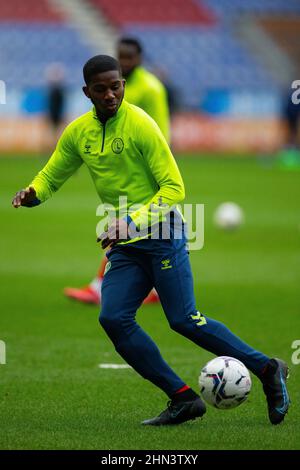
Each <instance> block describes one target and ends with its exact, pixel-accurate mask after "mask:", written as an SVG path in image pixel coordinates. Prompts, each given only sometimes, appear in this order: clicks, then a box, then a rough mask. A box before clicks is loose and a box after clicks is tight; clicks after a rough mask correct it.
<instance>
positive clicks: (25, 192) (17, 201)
mask: <svg viewBox="0 0 300 470" xmlns="http://www.w3.org/2000/svg"><path fill="white" fill-rule="evenodd" d="M35 199H36V192H35V189H34V188H33V187H32V186H30V187H29V188H26V189H21V191H18V192H17V194H16V195H15V197H14V198H13V200H12V205H13V206H14V207H15V208H16V209H18V207H20V206H27V204H30V203H31V202H33V201H34V200H35Z"/></svg>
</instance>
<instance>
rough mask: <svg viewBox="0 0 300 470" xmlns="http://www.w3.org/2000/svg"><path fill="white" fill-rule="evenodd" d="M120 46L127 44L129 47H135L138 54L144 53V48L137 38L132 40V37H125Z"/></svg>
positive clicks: (120, 41)
mask: <svg viewBox="0 0 300 470" xmlns="http://www.w3.org/2000/svg"><path fill="white" fill-rule="evenodd" d="M120 44H126V45H128V46H134V47H135V48H136V51H137V53H138V54H142V53H143V47H142V45H141V43H140V42H139V41H138V40H137V39H135V38H130V37H124V38H121V39H120V40H119V45H120Z"/></svg>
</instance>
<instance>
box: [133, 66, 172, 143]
mask: <svg viewBox="0 0 300 470" xmlns="http://www.w3.org/2000/svg"><path fill="white" fill-rule="evenodd" d="M125 99H126V101H128V103H131V104H134V105H135V106H139V107H140V108H142V109H143V110H144V111H146V113H147V114H149V116H151V117H152V118H153V119H154V121H155V122H156V123H157V124H158V127H159V128H160V130H161V131H162V133H163V135H164V136H165V139H166V141H167V142H168V143H169V142H170V122H169V120H170V116H169V107H168V100H167V92H166V89H165V87H164V85H163V84H162V83H161V82H160V81H159V80H158V78H157V77H156V76H155V75H153V74H152V73H150V72H148V70H146V69H145V68H144V67H141V66H139V67H136V68H135V69H134V70H133V71H132V72H131V74H130V75H129V77H128V78H127V80H126V85H125Z"/></svg>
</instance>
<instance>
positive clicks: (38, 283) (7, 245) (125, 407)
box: [0, 158, 300, 450]
mask: <svg viewBox="0 0 300 470" xmlns="http://www.w3.org/2000/svg"><path fill="white" fill-rule="evenodd" d="M43 163H44V162H43V161H41V160H38V159H34V158H1V159H0V191H1V199H0V205H1V264H0V270H1V282H0V289H1V315H0V340H3V341H5V343H6V348H7V363H6V365H0V422H1V432H0V448H1V449H111V450H113V449H145V450H147V449H180V450H183V449H199V450H201V449H299V448H300V427H299V422H300V408H299V401H300V400H299V399H300V388H299V384H300V365H293V364H292V361H291V356H292V353H293V349H292V348H291V344H292V342H293V341H294V340H296V339H298V340H300V314H299V313H300V295H299V292H300V290H299V286H300V184H299V176H300V175H299V173H297V172H283V171H280V170H279V169H277V168H275V167H273V166H272V165H261V164H260V163H259V162H257V161H255V160H254V159H253V160H249V159H244V160H241V159H239V160H238V159H236V160H232V159H228V160H221V159H216V158H213V159H209V158H202V159H198V158H190V159H187V158H179V159H178V163H179V166H180V168H181V170H182V174H183V176H184V180H185V184H186V192H187V198H186V202H201V203H204V204H205V245H204V248H203V249H202V250H201V251H199V252H192V254H191V261H192V265H193V272H194V279H195V293H196V298H197V304H198V308H199V309H200V310H201V311H202V312H203V313H205V314H207V315H208V316H212V317H214V318H216V319H218V320H220V321H223V322H224V323H226V324H227V326H229V327H230V328H231V329H232V330H233V331H234V332H235V333H237V334H238V335H239V336H241V337H242V338H243V339H245V340H246V341H248V342H250V343H251V344H252V345H253V346H254V347H255V348H257V349H260V350H263V351H264V352H265V353H267V354H269V355H271V356H275V357H276V356H279V357H282V358H283V359H285V360H286V361H287V362H288V363H289V365H290V369H291V374H290V379H289V389H290V394H291V398H292V402H293V403H292V406H291V409H290V412H289V414H288V416H287V418H286V421H285V422H284V424H283V425H280V426H278V427H272V426H271V425H270V424H269V422H268V418H267V412H266V403H265V399H264V395H263V393H262V389H261V386H260V384H259V383H258V380H257V379H256V378H255V377H254V378H253V387H252V391H251V394H250V397H249V400H248V402H246V403H245V404H243V405H242V406H241V407H239V408H236V409H234V410H230V411H220V410H216V409H213V408H208V411H207V414H206V416H205V418H204V419H203V420H201V421H200V420H197V421H194V422H190V423H185V424H183V425H181V426H177V427H171V428H170V427H167V428H151V427H150V428H149V427H145V428H144V427H142V426H141V425H140V422H141V421H142V420H143V419H146V418H149V417H152V416H154V415H156V414H157V413H159V412H161V411H162V410H163V409H164V407H165V405H166V397H165V396H164V394H163V393H162V392H160V391H159V390H157V389H156V388H155V387H153V386H152V384H150V383H148V382H146V381H145V380H143V379H142V378H140V377H139V376H138V375H137V374H136V373H135V372H134V371H133V370H130V369H124V370H103V369H100V368H99V367H98V365H99V363H110V362H112V363H122V362H123V361H122V360H121V359H120V358H119V357H118V355H117V354H116V352H115V351H114V349H113V346H112V344H111V343H110V341H109V340H108V339H107V338H106V336H105V333H104V332H103V331H102V329H101V328H100V326H99V325H98V308H97V307H86V306H82V305H79V304H76V303H72V302H70V301H68V300H67V299H65V298H64V297H63V295H62V289H63V287H64V286H66V285H71V286H80V285H82V284H83V283H85V282H86V281H88V280H89V279H90V278H91V276H92V275H93V274H94V273H95V271H96V269H97V265H98V260H99V259H100V247H99V246H98V245H97V244H96V243H95V239H96V235H95V226H96V222H97V218H96V214H95V207H96V204H97V197H96V194H95V191H94V188H93V184H92V183H91V181H90V179H89V176H88V173H87V171H86V169H84V168H83V169H81V170H80V171H79V172H78V173H77V174H76V175H75V176H74V177H73V178H71V179H70V180H69V181H68V182H67V183H66V185H65V186H64V187H63V188H62V189H61V190H60V192H59V193H58V194H56V195H55V197H54V198H53V199H52V200H51V201H48V202H47V203H46V204H45V205H44V206H41V207H38V208H35V209H26V208H25V209H20V210H18V211H16V210H14V209H12V207H11V198H12V196H13V194H14V193H15V192H16V190H18V189H19V188H21V187H22V186H24V185H26V184H27V183H28V182H29V181H30V180H31V177H32V176H33V175H34V174H35V173H36V172H37V170H38V169H40V168H41V166H42V165H43ZM226 200H233V201H235V202H237V203H238V204H240V205H241V206H242V207H243V209H244V211H245V215H246V223H245V225H244V226H243V227H242V228H241V229H240V230H239V231H236V232H232V233H224V232H222V231H219V230H217V229H216V228H215V227H214V226H213V223H212V214H213V211H214V209H215V208H216V206H217V205H218V204H219V203H221V202H223V201H226ZM138 321H139V322H140V323H141V324H142V326H143V327H144V328H145V329H146V330H147V332H148V333H149V334H150V335H151V336H152V337H153V338H154V340H155V341H156V342H157V344H158V345H159V347H160V349H161V351H162V354H163V356H164V357H165V359H166V360H167V361H168V362H169V363H170V364H171V366H173V367H174V368H175V370H176V372H177V373H179V374H180V375H181V376H182V378H183V379H184V380H185V381H187V383H189V384H190V385H191V386H193V387H194V388H197V379H198V374H199V371H200V368H201V367H202V366H203V365H204V364H205V362H206V361H207V360H209V359H211V358H212V355H211V354H209V353H207V352H206V351H204V350H202V349H200V348H198V347H197V346H196V345H194V344H192V343H190V342H189V341H188V340H186V339H185V338H182V337H180V336H179V335H177V334H176V333H175V332H172V331H171V330H170V329H169V327H168V325H167V322H166V319H165V317H164V314H163V312H162V310H161V307H160V306H144V307H142V308H141V309H140V311H139V312H138Z"/></svg>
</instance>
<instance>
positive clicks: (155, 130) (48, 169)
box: [30, 101, 185, 230]
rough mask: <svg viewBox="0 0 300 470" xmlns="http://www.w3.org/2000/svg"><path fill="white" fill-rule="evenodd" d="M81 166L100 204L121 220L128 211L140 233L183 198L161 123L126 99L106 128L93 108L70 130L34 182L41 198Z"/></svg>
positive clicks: (32, 184) (159, 219) (39, 198)
mask: <svg viewBox="0 0 300 470" xmlns="http://www.w3.org/2000/svg"><path fill="white" fill-rule="evenodd" d="M83 163H85V164H86V165H87V167H88V169H89V172H90V174H91V177H92V179H93V181H94V184H95V187H96V190H97V193H98V195H99V197H100V199H101V201H102V203H104V204H106V205H107V204H110V205H111V206H113V207H114V209H115V210H116V212H117V214H118V216H119V212H120V210H121V209H122V210H124V209H126V210H127V211H128V214H129V217H130V218H131V219H132V221H133V222H134V224H135V225H136V226H137V227H138V229H139V230H143V229H145V228H146V227H148V226H149V225H151V226H153V225H154V224H155V223H156V222H158V221H161V220H163V217H164V214H166V213H167V212H168V211H169V209H170V207H171V206H174V205H176V204H177V203H179V202H180V201H182V200H183V199H184V195H185V193H184V185H183V181H182V178H181V175H180V172H179V169H178V167H177V164H176V162H175V159H174V157H173V155H172V153H171V150H170V148H169V146H168V144H167V142H166V140H165V138H164V137H163V135H162V132H161V131H160V129H159V127H158V125H157V124H156V123H155V122H154V120H153V119H152V118H151V117H149V116H148V114H146V113H145V112H144V111H143V110H142V109H140V108H138V107H137V106H134V105H132V104H129V103H127V102H126V101H123V102H122V104H121V106H120V108H119V110H118V112H117V113H116V114H115V115H114V116H113V117H111V118H110V119H108V120H107V122H106V123H105V124H102V123H101V122H100V120H99V119H98V117H97V114H96V111H95V108H92V109H91V110H90V111H89V112H87V113H86V114H83V115H82V116H80V117H79V118H77V119H75V120H74V121H73V122H71V123H70V124H69V125H68V126H67V127H66V129H65V130H64V132H63V134H62V136H61V138H60V139H59V141H58V144H57V147H56V149H55V151H54V153H53V154H52V156H51V158H50V159H49V161H48V163H47V164H46V166H45V167H44V168H43V169H42V170H41V171H40V172H39V173H38V174H37V176H36V177H35V178H34V180H33V181H32V183H31V184H30V186H33V188H34V189H35V191H36V195H37V198H38V200H39V201H40V202H44V201H46V200H47V199H48V198H50V197H51V196H52V194H53V193H54V192H55V191H57V190H58V189H59V188H60V187H61V186H62V184H63V183H64V182H65V181H66V180H67V179H68V178H69V177H70V176H71V175H72V174H73V173H74V172H75V171H76V170H77V169H78V168H79V167H80V166H81V165H82V164H83ZM120 196H121V197H123V198H124V197H126V198H127V201H126V204H125V206H126V207H120V202H119V201H120V199H119V198H120ZM136 204H139V205H140V208H138V209H137V208H136V207H134V205H136ZM153 208H156V209H153ZM156 212H157V215H156Z"/></svg>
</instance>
